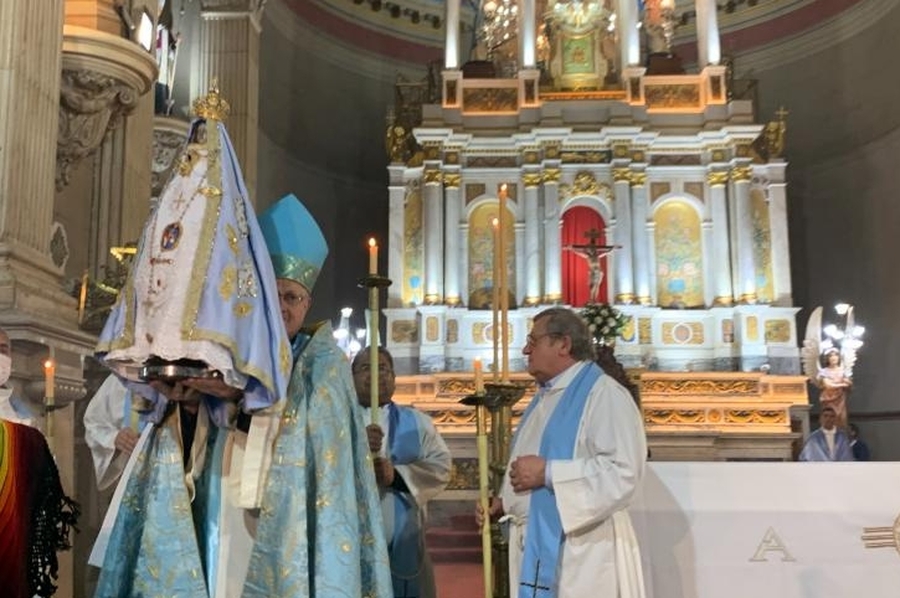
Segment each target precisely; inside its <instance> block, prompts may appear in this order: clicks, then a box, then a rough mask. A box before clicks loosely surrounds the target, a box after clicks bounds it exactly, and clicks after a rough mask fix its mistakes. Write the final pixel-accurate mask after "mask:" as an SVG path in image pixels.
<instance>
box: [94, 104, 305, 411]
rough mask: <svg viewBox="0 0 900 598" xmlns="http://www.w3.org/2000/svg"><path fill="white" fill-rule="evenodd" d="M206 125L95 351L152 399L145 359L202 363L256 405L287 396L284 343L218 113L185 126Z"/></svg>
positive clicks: (148, 231) (270, 275)
mask: <svg viewBox="0 0 900 598" xmlns="http://www.w3.org/2000/svg"><path fill="white" fill-rule="evenodd" d="M204 124H205V125H207V133H206V141H205V142H203V143H191V144H189V145H188V146H187V148H186V149H185V151H184V152H183V154H182V157H181V159H180V162H179V164H178V165H177V166H176V171H175V173H174V176H173V178H172V179H171V180H170V181H169V182H168V183H167V184H166V187H165V189H164V190H163V193H162V196H161V197H160V200H159V203H158V204H157V205H156V206H155V208H154V209H153V211H152V212H151V214H150V217H149V219H148V221H147V223H146V224H145V226H144V230H143V233H142V235H141V239H140V242H139V244H138V250H137V253H136V255H135V258H134V263H133V265H132V270H131V272H130V274H129V277H128V280H127V281H126V283H125V285H124V287H123V288H122V290H121V292H120V294H119V299H118V301H117V303H116V304H115V306H114V307H113V310H112V312H111V313H110V315H109V318H108V319H107V321H106V325H105V326H104V328H103V332H102V333H101V335H100V339H99V342H98V343H97V349H96V353H97V356H98V357H99V358H100V359H101V360H102V361H103V362H104V363H105V364H106V365H108V366H109V367H110V369H112V370H113V371H114V372H115V373H116V374H118V375H119V376H120V377H122V378H123V379H125V380H126V381H127V382H128V384H129V386H130V387H133V388H134V389H135V390H136V391H137V392H138V393H139V394H141V395H142V396H144V397H147V398H148V399H150V400H151V401H154V402H155V401H156V400H157V393H156V392H155V391H154V390H153V389H151V388H150V387H148V386H146V385H142V384H140V381H139V378H138V374H139V370H140V367H141V366H142V365H143V363H144V362H145V361H146V360H147V359H148V358H149V357H151V356H156V357H159V358H161V359H163V360H167V361H174V360H178V359H192V360H198V361H203V362H206V363H207V364H208V365H209V366H210V367H211V368H212V369H215V370H218V371H220V372H221V373H222V375H223V380H224V381H225V383H226V384H229V385H231V386H233V387H235V388H241V389H243V390H244V405H243V406H244V408H245V409H246V410H247V411H254V410H257V409H262V408H265V407H268V406H270V405H273V404H274V403H276V402H277V401H278V400H279V399H281V398H282V397H284V395H285V392H286V391H287V384H288V377H289V375H290V368H291V353H290V345H289V341H288V338H287V334H286V332H285V330H284V324H283V322H282V319H281V310H280V306H279V302H278V293H277V289H276V286H275V274H274V270H273V268H272V262H271V259H270V258H269V254H268V250H267V248H266V243H265V240H264V239H263V236H262V233H261V231H260V228H259V225H258V223H257V220H256V216H255V214H254V212H253V208H252V205H251V204H250V202H249V200H248V196H247V189H246V188H245V186H244V182H243V177H242V176H241V172H240V167H239V166H238V163H237V159H236V158H235V155H234V149H233V148H232V146H231V142H230V141H229V139H228V134H227V133H226V131H225V127H224V126H223V125H222V124H221V123H219V122H217V121H213V120H210V121H208V123H204V121H197V122H195V123H194V126H193V128H192V130H193V131H196V130H197V128H198V127H200V126H201V125H204Z"/></svg>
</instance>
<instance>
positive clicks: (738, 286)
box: [731, 161, 756, 304]
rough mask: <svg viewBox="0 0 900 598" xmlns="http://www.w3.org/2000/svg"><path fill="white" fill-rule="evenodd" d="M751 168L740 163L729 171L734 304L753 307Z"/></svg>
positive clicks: (754, 287) (754, 269)
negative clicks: (733, 234)
mask: <svg viewBox="0 0 900 598" xmlns="http://www.w3.org/2000/svg"><path fill="white" fill-rule="evenodd" d="M752 174H753V167H752V166H750V164H749V163H747V162H744V161H741V162H739V163H737V164H735V165H734V166H733V167H732V169H731V188H732V206H733V208H734V214H735V266H734V268H735V274H736V277H735V278H736V283H735V289H734V294H735V295H736V297H735V299H736V301H737V303H741V304H748V303H756V266H755V263H754V259H753V210H752V206H751V203H750V178H751V176H752Z"/></svg>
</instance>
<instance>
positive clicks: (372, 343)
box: [358, 241, 391, 425]
mask: <svg viewBox="0 0 900 598" xmlns="http://www.w3.org/2000/svg"><path fill="white" fill-rule="evenodd" d="M369 245H370V248H374V253H373V252H372V250H371V249H370V261H369V274H368V276H366V277H364V278H360V279H359V281H358V284H359V286H360V287H361V288H366V289H369V350H370V351H371V353H370V354H369V372H370V374H369V382H370V387H369V393H370V396H371V401H372V402H371V417H372V422H371V423H373V424H375V425H378V423H379V413H378V406H379V397H378V388H379V386H378V365H379V357H378V345H379V344H380V343H379V340H378V324H379V321H378V320H379V316H380V314H381V298H380V297H379V292H380V291H381V289H386V288H388V287H389V286H391V279H390V278H387V277H385V276H381V275H379V274H378V272H377V262H378V257H377V256H378V246H377V245H375V244H374V242H373V241H370V243H369ZM373 255H374V257H373Z"/></svg>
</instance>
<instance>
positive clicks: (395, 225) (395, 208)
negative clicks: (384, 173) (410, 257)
mask: <svg viewBox="0 0 900 598" xmlns="http://www.w3.org/2000/svg"><path fill="white" fill-rule="evenodd" d="M387 169H388V206H389V209H390V211H389V212H388V242H387V252H388V260H387V264H388V274H387V275H388V278H390V279H391V280H392V281H393V284H392V285H391V286H389V287H388V288H387V306H388V307H389V308H395V307H405V306H406V304H405V302H404V300H403V285H404V280H406V278H407V273H406V271H405V270H404V266H405V262H404V259H403V258H404V256H403V247H404V235H405V231H404V222H405V214H406V207H405V204H406V193H407V182H406V180H405V178H404V176H403V172H404V170H405V169H406V167H405V166H402V165H400V164H395V165H391V166H388V167H387ZM413 184H415V181H413Z"/></svg>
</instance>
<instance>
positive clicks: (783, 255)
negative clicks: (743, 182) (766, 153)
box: [767, 161, 794, 306]
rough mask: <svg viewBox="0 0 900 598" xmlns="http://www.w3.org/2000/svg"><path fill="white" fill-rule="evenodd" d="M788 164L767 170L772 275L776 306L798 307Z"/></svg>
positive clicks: (775, 163) (770, 165) (779, 162)
mask: <svg viewBox="0 0 900 598" xmlns="http://www.w3.org/2000/svg"><path fill="white" fill-rule="evenodd" d="M786 168H787V164H785V163H784V162H782V161H778V162H770V163H769V165H768V167H767V170H768V173H769V185H768V188H767V194H768V198H769V223H770V226H771V227H772V230H771V234H772V276H773V278H774V283H775V297H773V302H774V303H775V304H776V305H784V306H790V305H793V304H794V299H793V289H792V286H791V259H790V256H791V252H790V246H789V243H788V216H787V183H785V181H784V173H785V169H786Z"/></svg>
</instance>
